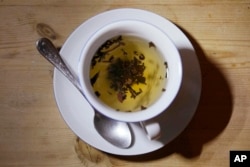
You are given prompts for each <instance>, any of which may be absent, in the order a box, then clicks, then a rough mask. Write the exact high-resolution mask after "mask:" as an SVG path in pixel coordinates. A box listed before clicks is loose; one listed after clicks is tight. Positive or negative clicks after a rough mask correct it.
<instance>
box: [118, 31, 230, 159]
mask: <svg viewBox="0 0 250 167" xmlns="http://www.w3.org/2000/svg"><path fill="white" fill-rule="evenodd" d="M182 31H183V29H182ZM183 32H184V33H185V34H186V35H187V37H188V38H189V40H190V41H191V43H192V44H193V46H194V48H195V52H196V55H197V57H198V60H199V64H200V67H201V74H202V91H201V97H200V102H199V105H198V107H197V110H196V113H195V115H194V116H193V118H192V120H191V122H190V123H189V124H188V126H187V127H186V128H185V130H184V131H183V132H182V133H181V134H180V135H179V136H178V137H177V138H175V139H174V140H172V141H171V142H170V143H168V144H167V145H165V146H164V147H163V148H161V149H159V150H157V151H154V152H152V153H148V154H144V155H138V156H131V157H119V156H116V157H117V158H121V159H126V160H128V161H137V162H138V161H143V162H144V161H150V160H154V159H159V158H163V157H166V156H168V155H171V154H173V153H178V154H181V155H182V156H184V157H186V158H194V157H197V156H199V155H200V154H201V153H202V148H203V145H204V144H206V143H208V142H209V141H211V140H213V139H215V138H216V137H217V136H218V135H219V134H221V133H222V132H223V130H224V129H225V128H226V127H227V124H228V123H229V121H230V118H231V115H232V109H233V104H232V95H231V91H230V88H229V84H228V82H227V80H226V78H225V77H224V76H223V74H222V72H221V71H220V70H219V69H218V68H217V67H216V65H215V64H213V62H211V61H209V60H208V59H206V54H205V53H204V51H203V50H202V48H201V46H200V45H199V44H198V43H197V42H196V41H195V40H194V39H193V38H192V36H190V35H189V34H188V33H187V32H185V31H183ZM179 51H180V52H181V53H182V55H185V54H188V52H193V51H191V50H186V49H180V50H179ZM182 60H183V61H186V62H185V63H186V64H187V63H188V61H190V60H189V59H188V57H182ZM185 68H186V69H185ZM184 70H188V69H187V67H184ZM184 72H185V71H184ZM184 75H185V74H184ZM182 89H186V88H185V86H184V88H182ZM183 92H185V90H184V91H183ZM177 98H178V97H177ZM166 133H167V132H166Z"/></svg>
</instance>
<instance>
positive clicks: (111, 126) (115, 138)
mask: <svg viewBox="0 0 250 167" xmlns="http://www.w3.org/2000/svg"><path fill="white" fill-rule="evenodd" d="M36 47H37V50H38V51H39V52H40V53H41V54H42V55H43V57H45V58H46V59H47V60H48V61H49V62H50V63H51V64H53V65H54V66H55V67H56V68H57V69H58V70H59V71H60V72H61V73H62V74H63V75H64V76H65V77H66V78H68V79H69V80H70V81H71V82H72V84H73V85H74V86H75V87H76V88H77V89H78V90H79V92H81V94H82V96H83V97H84V98H85V99H86V101H87V102H88V103H89V104H90V106H91V107H92V108H93V109H94V111H95V117H94V125H95V128H96V130H97V131H98V132H99V134H100V135H101V136H102V137H103V138H104V139H106V140H107V141H108V142H110V143H112V144H113V145H115V146H117V147H120V148H128V147H129V146H130V145H131V143H132V135H131V131H130V128H129V126H128V124H127V123H125V122H120V121H115V120H112V119H110V118H108V117H105V116H103V115H101V114H100V113H99V112H98V111H97V110H96V109H95V107H94V106H93V105H92V104H91V103H90V102H89V101H88V99H87V98H86V96H85V95H84V93H83V92H82V90H81V86H80V84H79V81H78V78H77V77H75V76H74V75H73V73H72V72H71V71H70V70H69V68H68V67H67V66H66V64H65V63H64V61H63V59H62V57H61V56H60V53H59V52H58V50H57V48H56V47H55V46H54V45H53V43H52V42H51V41H50V40H49V39H47V38H41V39H39V40H38V41H37V42H36Z"/></svg>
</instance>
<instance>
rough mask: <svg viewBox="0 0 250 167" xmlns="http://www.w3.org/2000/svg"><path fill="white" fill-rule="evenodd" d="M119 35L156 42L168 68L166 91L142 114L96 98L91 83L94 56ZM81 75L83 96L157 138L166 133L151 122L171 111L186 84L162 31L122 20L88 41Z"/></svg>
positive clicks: (174, 51) (174, 50) (103, 111)
mask: <svg viewBox="0 0 250 167" xmlns="http://www.w3.org/2000/svg"><path fill="white" fill-rule="evenodd" d="M118 35H129V36H136V37H140V38H143V39H145V40H147V41H152V42H153V43H154V45H155V46H156V48H157V50H158V51H159V53H161V55H162V56H163V59H165V61H166V62H167V65H168V76H167V78H166V80H167V81H166V85H165V88H164V89H165V92H164V93H162V94H161V96H160V97H159V98H158V99H157V100H156V102H154V103H153V104H151V105H150V106H148V107H147V108H146V109H143V110H141V111H136V112H118V111H117V110H116V109H114V108H111V107H110V106H108V105H106V104H105V103H103V102H102V101H101V100H100V99H99V98H98V97H97V96H96V94H95V92H94V91H93V88H92V85H91V83H90V77H89V73H90V68H91V60H92V58H93V55H94V54H95V53H96V51H97V50H98V48H99V47H100V46H101V45H102V44H103V43H104V42H105V41H107V40H109V39H111V38H113V37H115V36H118ZM163 63H164V62H163ZM78 75H79V80H80V84H81V87H82V91H83V93H84V94H85V96H86V98H87V99H88V100H89V102H90V103H91V104H93V106H95V108H96V109H97V110H98V111H99V112H100V113H101V114H103V115H105V116H107V117H110V118H112V119H114V120H118V121H123V122H140V124H141V126H142V128H143V129H144V130H145V131H146V133H147V136H148V138H149V139H155V138H157V137H158V136H159V135H160V134H161V133H162V132H163V131H164V130H163V129H161V128H160V125H159V123H158V122H154V121H150V120H152V119H153V118H155V117H156V116H158V115H159V114H161V113H162V112H167V108H168V107H169V106H170V105H171V103H172V102H173V100H174V99H175V97H176V95H177V93H178V91H179V89H180V85H181V82H182V63H181V58H180V55H179V52H178V50H177V48H176V47H175V45H174V44H173V43H172V41H171V40H170V39H169V38H168V36H167V35H166V34H165V33H164V32H163V31H161V29H160V28H158V27H156V26H154V25H152V24H150V23H146V22H143V21H139V20H120V21H116V22H113V23H110V24H107V25H105V26H104V27H102V28H100V29H99V30H98V31H96V32H95V33H94V34H93V35H92V36H91V37H90V38H89V39H88V41H87V43H86V45H85V46H84V47H83V49H82V53H81V58H80V60H79V74H78ZM166 133H167V132H166Z"/></svg>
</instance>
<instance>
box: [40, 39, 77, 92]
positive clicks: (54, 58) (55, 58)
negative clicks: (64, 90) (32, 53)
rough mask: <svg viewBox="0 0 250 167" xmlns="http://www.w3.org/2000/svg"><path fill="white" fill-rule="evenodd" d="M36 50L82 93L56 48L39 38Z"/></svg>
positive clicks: (47, 40)
mask: <svg viewBox="0 0 250 167" xmlns="http://www.w3.org/2000/svg"><path fill="white" fill-rule="evenodd" d="M36 47H37V50H38V51H39V52H40V53H41V55H43V57H44V58H46V59H47V60H48V61H49V62H50V63H51V64H53V65H54V66H55V67H56V68H57V69H58V70H59V71H60V72H61V73H62V74H63V75H64V76H65V77H67V78H68V79H69V80H70V81H71V82H72V83H73V84H74V85H75V87H76V88H77V89H78V90H79V91H80V92H82V90H81V87H80V84H79V82H78V80H77V79H76V77H74V75H73V74H72V73H71V72H70V70H69V69H68V67H67V65H66V64H65V63H64V61H63V59H62V58H61V56H60V55H59V52H58V50H57V48H56V47H55V46H54V44H53V43H52V42H51V41H50V40H49V39H47V38H41V39H39V40H38V41H37V42H36Z"/></svg>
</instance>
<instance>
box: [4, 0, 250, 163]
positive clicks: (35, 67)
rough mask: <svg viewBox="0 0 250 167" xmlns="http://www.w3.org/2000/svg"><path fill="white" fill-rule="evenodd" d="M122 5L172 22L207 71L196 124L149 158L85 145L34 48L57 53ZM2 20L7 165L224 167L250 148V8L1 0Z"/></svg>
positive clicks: (227, 0) (224, 0)
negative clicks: (45, 41)
mask: <svg viewBox="0 0 250 167" xmlns="http://www.w3.org/2000/svg"><path fill="white" fill-rule="evenodd" d="M123 7H132V8H140V9H145V10H149V11H152V12H155V13H157V14H159V15H162V16H164V17H166V18H168V19H170V20H171V21H173V22H174V23H175V24H176V25H178V26H179V27H180V28H181V29H182V30H183V31H184V32H185V33H186V35H187V36H188V37H189V39H190V40H191V41H192V43H193V45H194V47H195V48H196V51H197V54H198V57H199V61H200V65H201V69H202V81H203V89H202V95H201V100H200V104H199V106H198V109H197V112H196V114H195V116H194V118H193V119H192V121H191V123H190V124H189V126H188V127H187V128H186V129H185V131H184V132H183V133H182V134H181V135H180V136H178V137H177V138H176V139H175V140H173V141H172V142H171V143H169V144H167V145H166V146H165V147H164V148H162V149H160V150H158V151H156V152H153V153H151V154H147V155H144V156H133V157H122V156H114V155H109V154H106V153H103V152H100V151H98V150H96V149H94V148H93V147H91V146H89V145H87V144H86V143H84V142H83V141H81V140H79V139H78V138H77V137H76V136H75V135H74V133H73V132H72V131H71V130H70V129H69V128H68V126H67V125H66V124H65V122H64V121H63V119H62V117H61V115H60V113H59V111H58V108H57V106H56V103H55V100H54V94H53V83H52V78H53V67H52V66H51V65H50V64H49V63H47V61H46V60H45V59H43V58H42V57H41V56H39V53H38V52H37V50H36V48H35V41H36V40H37V39H38V38H39V37H41V36H43V37H44V36H45V37H48V38H50V39H52V40H53V42H54V43H55V44H56V45H57V46H58V47H60V46H62V45H63V43H64V42H65V40H66V39H67V37H68V36H69V35H70V33H71V32H72V31H73V30H74V29H75V28H76V27H77V26H79V25H80V24H81V23H82V22H84V21H85V20H86V19H88V18H90V17H92V16H94V15H96V14H98V13H100V12H103V11H107V10H110V9H115V8H123ZM0 20H1V23H0V166H1V167H14V166H17V167H24V166H25V167H27V166H30V167H36V166H37V167H42V166H51V167H52V166H61V167H63V166H65V167H69V166H72V167H78V166H79V167H81V166H84V167H91V166H97V167H111V166H114V167H116V166H117V167H118V166H123V167H139V166H147V167H155V166H159V167H160V166H161V167H163V166H164V167H165V166H171V167H189V166H190V167H196V166H206V167H208V166H211V167H215V166H216V167H219V166H221V167H227V166H229V151H230V150H250V75H249V73H250V1H249V0H238V1H236V0H235V1H231V0H221V1H216V0H207V1H202V0H190V1H181V0H177V1H173V0H169V1H168V0H165V1H158V0H152V1H151V0H145V1H141V0H135V1H129V0H126V1H116V0H107V1H98V0H75V1H66V0H51V1H42V0H37V1H32V0H8V1H7V0H1V1H0ZM249 158H250V157H249Z"/></svg>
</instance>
